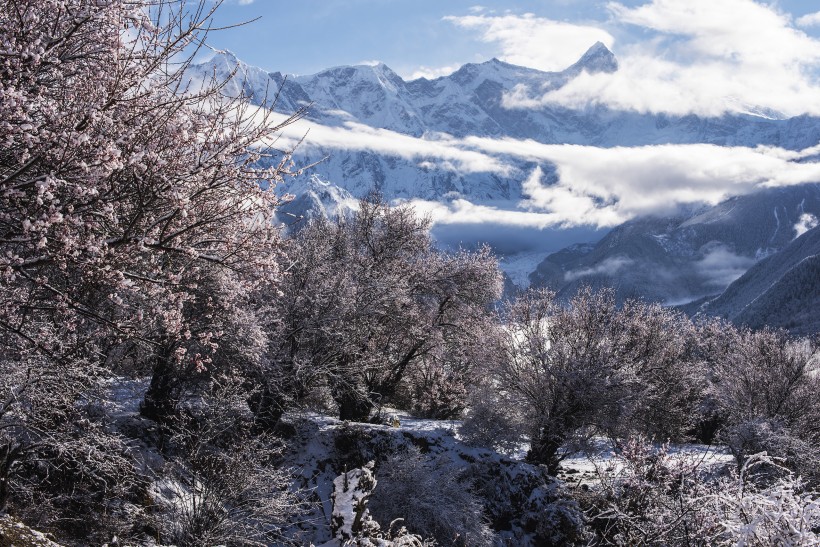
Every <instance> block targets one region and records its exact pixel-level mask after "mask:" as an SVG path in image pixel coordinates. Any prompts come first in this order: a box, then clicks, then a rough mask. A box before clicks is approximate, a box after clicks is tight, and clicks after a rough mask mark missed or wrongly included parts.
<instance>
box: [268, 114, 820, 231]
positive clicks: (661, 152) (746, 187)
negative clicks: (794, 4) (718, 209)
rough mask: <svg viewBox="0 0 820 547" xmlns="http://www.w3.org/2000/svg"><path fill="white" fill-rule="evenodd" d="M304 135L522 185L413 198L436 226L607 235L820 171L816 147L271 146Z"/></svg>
mask: <svg viewBox="0 0 820 547" xmlns="http://www.w3.org/2000/svg"><path fill="white" fill-rule="evenodd" d="M308 130H309V131H308ZM305 133H307V139H306V141H305V143H304V144H303V147H304V148H306V149H308V150H311V149H317V150H319V151H321V152H322V153H327V154H333V153H334V151H363V152H373V153H377V154H379V155H382V156H392V157H396V158H402V159H404V160H408V161H411V162H414V163H415V165H416V166H418V167H419V168H431V167H433V168H437V169H445V170H450V171H453V172H455V173H457V174H482V173H486V174H492V175H499V176H503V177H507V178H513V179H516V178H517V179H518V180H520V187H521V195H520V197H518V198H514V199H513V200H512V201H510V202H507V203H496V204H493V205H487V204H477V203H473V202H472V201H470V197H469V196H463V195H455V196H453V197H452V198H451V199H450V200H449V201H446V202H444V203H442V202H438V201H436V202H426V201H423V200H419V199H417V200H414V203H415V205H416V206H417V207H418V208H419V209H420V210H422V211H423V212H426V213H428V214H430V215H431V217H432V218H433V220H434V222H436V223H441V224H488V223H495V224H503V225H508V226H518V227H530V228H538V229H543V228H547V227H563V228H567V227H572V226H592V227H596V228H606V227H612V226H616V225H618V224H620V223H622V222H625V221H627V220H629V219H632V218H635V217H637V216H641V215H649V214H659V215H666V214H671V213H674V212H675V211H677V210H678V209H679V208H680V207H682V206H689V205H692V204H708V205H714V204H717V203H719V202H721V201H723V200H725V199H727V198H729V197H731V196H736V195H741V194H748V193H751V192H754V191H757V190H760V189H763V188H768V187H777V186H790V185H796V184H803V183H809V182H818V181H820V163H818V162H817V161H812V159H814V158H815V157H816V155H817V154H818V153H820V145H818V146H814V147H811V148H808V149H805V150H802V151H793V150H785V149H782V148H777V147H769V146H758V147H756V148H746V147H725V146H717V145H711V144H685V145H648V146H634V147H613V148H600V147H595V146H581V145H563V144H542V143H539V142H536V141H533V140H520V139H512V138H504V139H494V138H483V137H466V138H455V137H452V136H449V135H443V134H437V135H428V136H425V137H421V138H417V137H412V136H408V135H404V134H401V133H397V132H394V131H390V130H386V129H374V128H372V127H369V126H367V125H363V124H360V123H357V122H353V121H345V122H343V123H342V124H341V125H339V126H333V127H331V126H323V125H321V124H317V123H315V122H308V121H305V120H302V121H300V122H298V123H297V124H294V125H292V126H290V127H288V128H287V130H286V132H285V134H284V135H282V137H281V138H280V142H278V143H276V145H277V147H280V148H281V147H283V146H284V147H289V146H292V145H294V144H295V143H296V142H297V141H298V140H299V139H301V137H302V136H304V134H305ZM533 164H534V165H535V167H534V168H532V167H529V168H525V167H524V166H525V165H530V166H531V165H533Z"/></svg>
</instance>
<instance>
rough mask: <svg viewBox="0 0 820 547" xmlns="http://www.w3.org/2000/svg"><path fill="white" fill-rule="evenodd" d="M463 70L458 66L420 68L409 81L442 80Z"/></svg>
mask: <svg viewBox="0 0 820 547" xmlns="http://www.w3.org/2000/svg"><path fill="white" fill-rule="evenodd" d="M459 68H461V67H460V66H458V65H450V66H441V67H437V68H431V67H428V66H420V67H419V68H417V69H416V70H415V71H414V72H413V73H412V74H411V75H410V77H409V78H408V80H418V79H419V78H427V79H428V80H435V79H436V78H441V77H442V76H449V75H450V74H452V73H453V72H455V71H456V70H458V69H459Z"/></svg>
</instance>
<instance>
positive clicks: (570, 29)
mask: <svg viewBox="0 0 820 547" xmlns="http://www.w3.org/2000/svg"><path fill="white" fill-rule="evenodd" d="M444 19H445V20H446V21H451V22H452V23H454V24H455V25H457V26H459V27H461V28H466V29H476V30H478V31H480V32H481V33H482V34H481V36H482V39H483V40H484V41H485V42H495V43H498V44H499V46H500V47H501V50H502V52H503V54H502V56H501V57H502V60H504V61H507V62H508V63H512V64H515V65H522V66H527V67H531V68H537V69H540V70H546V71H557V70H563V69H564V68H566V67H568V66H569V65H571V64H572V63H574V62H575V61H577V60H578V59H579V58H580V57H581V55H583V54H584V52H586V50H587V49H589V47H590V46H591V45H592V44H594V43H595V42H603V43H604V44H605V45H606V46H607V47H612V44H613V43H614V41H615V39H614V38H613V37H612V35H611V34H609V33H608V32H607V31H605V30H603V29H600V28H596V27H592V26H585V25H575V24H571V23H564V22H560V21H553V20H551V19H545V18H541V17H536V16H535V15H533V14H530V13H528V14H525V15H521V16H519V15H509V14H507V15H499V16H491V15H467V16H463V17H456V16H448V17H445V18H444Z"/></svg>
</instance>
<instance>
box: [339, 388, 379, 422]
mask: <svg viewBox="0 0 820 547" xmlns="http://www.w3.org/2000/svg"><path fill="white" fill-rule="evenodd" d="M333 400H334V401H336V403H338V405H339V419H340V420H348V421H351V422H366V421H367V420H368V419H369V418H370V411H371V410H373V402H372V401H371V400H370V399H368V398H367V397H365V396H363V395H362V394H361V393H358V392H357V391H355V390H353V389H343V390H340V391H338V392H336V393H335V394H334V396H333Z"/></svg>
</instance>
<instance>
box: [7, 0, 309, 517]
mask: <svg viewBox="0 0 820 547" xmlns="http://www.w3.org/2000/svg"><path fill="white" fill-rule="evenodd" d="M218 4H219V2H216V3H212V2H206V1H204V0H203V1H192V2H186V1H171V0H168V1H165V0H159V1H156V0H150V1H149V0H146V1H131V0H128V1H126V0H106V1H98V0H44V1H38V2H29V1H24V0H0V250H1V251H2V252H0V384H2V385H0V388H2V397H3V399H2V402H0V458H2V459H0V503H5V501H6V499H7V498H14V496H15V495H17V494H16V493H15V488H17V493H18V494H20V495H25V496H28V495H29V493H28V492H29V491H30V490H31V489H29V490H26V489H25V488H23V486H24V485H25V484H30V485H32V488H34V489H36V487H38V485H39V486H46V487H48V488H52V487H51V486H49V483H48V482H47V481H37V480H35V479H34V478H35V477H36V476H37V474H38V473H45V474H47V475H48V476H49V477H50V478H52V479H54V478H55V477H56V476H57V475H56V474H55V473H54V471H53V470H56V469H59V470H62V471H66V470H73V471H72V472H74V473H75V474H76V476H82V477H84V478H85V479H92V478H93V481H92V482H93V483H94V485H95V486H94V487H93V488H91V490H93V489H94V488H96V489H97V491H98V492H102V491H105V492H113V491H114V490H115V489H114V488H112V485H111V484H109V483H108V482H106V481H109V479H110V477H112V476H114V477H116V476H117V475H119V476H120V477H121V479H122V480H123V481H127V477H128V476H129V474H128V473H125V472H124V471H123V470H124V469H127V468H129V465H127V464H123V463H122V462H121V461H118V460H116V458H115V457H116V456H121V455H123V454H125V453H126V452H127V451H125V450H124V449H121V448H117V446H119V445H118V444H117V442H118V441H117V437H116V435H115V434H114V433H112V432H111V430H110V428H109V427H107V425H106V424H105V417H104V415H101V414H100V412H98V411H97V410H95V407H94V405H93V404H92V403H93V402H94V401H96V400H98V399H97V398H98V397H102V396H104V390H103V388H104V387H105V382H104V380H105V375H106V374H108V373H110V372H112V371H113V372H116V373H118V374H134V373H137V372H142V371H144V370H145V369H146V368H147V369H148V370H149V371H150V370H151V369H153V371H154V373H155V376H156V378H155V382H154V383H153V384H152V387H151V391H150V393H149V397H147V400H146V413H147V414H149V415H151V416H153V417H157V418H162V417H164V415H167V414H168V412H169V411H170V410H169V409H172V408H173V404H169V401H168V399H169V398H173V395H174V393H175V389H176V388H177V384H175V383H174V382H176V381H177V379H174V378H175V377H174V375H175V374H176V371H180V370H183V371H184V370H187V371H195V372H199V373H202V372H203V371H205V370H207V369H209V368H218V367H220V366H221V365H222V363H225V362H228V361H232V360H233V359H232V357H235V356H237V355H240V354H241V355H244V356H245V357H248V359H247V360H248V361H252V360H253V359H252V358H251V357H252V354H258V353H259V352H260V351H261V349H260V348H264V347H266V344H267V342H266V339H265V336H264V330H263V329H262V328H261V326H260V324H261V323H263V322H264V321H263V320H262V319H261V318H260V317H259V314H260V313H263V311H262V308H261V307H260V308H253V307H248V304H249V303H253V302H255V301H257V299H258V291H259V290H260V289H265V290H268V289H269V288H270V287H272V286H275V284H276V283H277V281H278V279H279V277H280V275H279V273H278V260H277V253H278V249H279V238H278V235H277V232H276V230H275V229H274V228H273V227H272V224H271V222H270V221H271V218H272V213H273V207H274V206H275V205H276V203H277V199H276V197H275V196H274V195H273V193H272V191H271V188H272V187H273V186H274V185H275V184H276V183H277V182H278V181H280V180H281V179H282V177H283V175H285V174H286V173H287V169H288V165H289V161H290V160H289V156H288V154H285V153H280V152H277V151H274V150H272V149H270V148H269V147H268V146H269V143H271V142H273V138H274V137H275V135H276V132H277V129H278V128H280V127H282V125H283V124H287V123H288V122H289V121H291V120H292V119H293V118H290V119H282V118H281V117H277V116H275V115H273V114H271V113H270V111H268V110H266V109H259V108H255V107H251V106H250V105H249V103H248V101H247V100H244V99H242V98H237V99H226V98H225V97H223V96H222V93H221V82H219V81H216V80H214V81H210V82H208V81H206V82H197V83H196V85H193V84H191V82H189V80H188V79H187V78H186V76H185V71H186V67H187V66H188V64H189V62H190V60H191V58H192V56H193V55H194V54H195V53H196V51H197V48H198V47H199V46H200V45H201V44H202V43H203V40H204V39H205V38H206V35H207V28H208V26H209V21H210V18H211V14H212V10H213V9H216V6H217V5H218ZM298 115H299V114H298V113H297V116H298ZM266 143H268V144H266ZM260 160H264V161H261V163H260ZM260 164H267V165H273V167H271V168H259V167H257V165H260ZM260 183H261V184H260ZM228 310H232V312H231V313H226V311H228ZM243 310H250V311H243ZM169 371H174V372H173V373H171V372H169ZM169 377H171V378H172V381H171V384H173V385H171V386H170V387H169V382H168V381H166V379H167V378H169ZM171 403H173V401H172V402H171ZM92 433H94V434H92ZM106 443H107V444H106ZM106 446H107V447H108V448H107V449H106V448H105V447H106ZM46 447H47V449H46ZM73 454H80V455H82V456H78V457H77V458H74V456H73ZM126 460H127V458H126ZM30 462H36V465H34V464H32V465H29V464H30ZM49 466H51V467H49ZM49 469H52V471H49ZM72 480H73V479H72ZM27 481H28V482H27ZM94 481H96V482H94ZM66 484H67V486H66V488H67V491H68V492H72V489H71V488H69V486H70V484H71V483H66ZM80 490H81V489H80V488H74V489H73V492H74V493H75V494H76V493H77V492H79V491H80ZM32 491H33V490H32ZM52 491H53V492H58V491H59V489H56V488H52ZM66 495H67V496H69V497H70V495H74V494H66ZM27 499H32V500H33V499H35V498H27ZM22 503H25V501H23V502H22ZM0 509H2V507H0Z"/></svg>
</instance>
